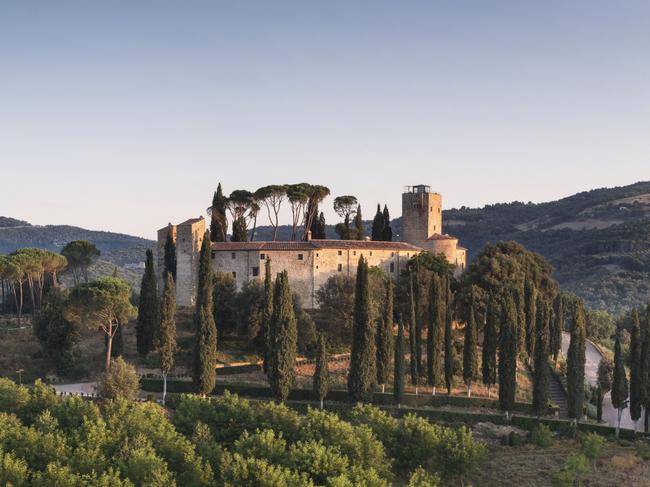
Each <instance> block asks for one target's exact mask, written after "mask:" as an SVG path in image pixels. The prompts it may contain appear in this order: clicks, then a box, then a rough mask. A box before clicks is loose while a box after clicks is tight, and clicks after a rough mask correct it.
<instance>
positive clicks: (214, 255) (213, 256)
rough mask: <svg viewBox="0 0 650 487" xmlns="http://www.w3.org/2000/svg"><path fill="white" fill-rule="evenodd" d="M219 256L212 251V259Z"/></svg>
mask: <svg viewBox="0 0 650 487" xmlns="http://www.w3.org/2000/svg"><path fill="white" fill-rule="evenodd" d="M216 256H217V253H216V252H215V251H214V250H213V251H212V258H213V259H214V258H215V257H216Z"/></svg>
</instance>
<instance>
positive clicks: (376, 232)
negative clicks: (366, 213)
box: [371, 203, 384, 241]
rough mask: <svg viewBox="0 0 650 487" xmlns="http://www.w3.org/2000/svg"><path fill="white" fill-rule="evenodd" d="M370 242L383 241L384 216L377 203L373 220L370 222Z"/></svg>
mask: <svg viewBox="0 0 650 487" xmlns="http://www.w3.org/2000/svg"><path fill="white" fill-rule="evenodd" d="M371 238H372V240H374V241H378V240H383V239H384V215H383V214H382V212H381V207H380V206H379V203H377V213H376V214H375V218H374V220H372V237H371Z"/></svg>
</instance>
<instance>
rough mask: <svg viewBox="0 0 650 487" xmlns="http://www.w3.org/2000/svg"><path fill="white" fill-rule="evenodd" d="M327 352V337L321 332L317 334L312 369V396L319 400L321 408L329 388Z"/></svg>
mask: <svg viewBox="0 0 650 487" xmlns="http://www.w3.org/2000/svg"><path fill="white" fill-rule="evenodd" d="M328 364H329V353H328V351H327V339H326V338H325V335H324V334H323V333H321V334H320V335H319V336H318V348H317V352H316V370H315V371H314V378H313V381H314V383H313V390H314V396H315V397H316V399H317V400H318V401H320V408H321V409H323V400H324V399H325V396H327V391H328V390H329V383H330V374H329V369H328Z"/></svg>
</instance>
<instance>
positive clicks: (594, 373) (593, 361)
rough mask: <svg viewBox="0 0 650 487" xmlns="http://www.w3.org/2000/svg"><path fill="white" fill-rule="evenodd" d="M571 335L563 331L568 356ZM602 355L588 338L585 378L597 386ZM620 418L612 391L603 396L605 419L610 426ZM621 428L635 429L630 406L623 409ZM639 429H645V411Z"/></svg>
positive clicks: (565, 350)
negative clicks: (613, 401) (613, 403)
mask: <svg viewBox="0 0 650 487" xmlns="http://www.w3.org/2000/svg"><path fill="white" fill-rule="evenodd" d="M569 342H570V335H569V334H568V333H566V332H565V333H562V354H564V356H565V357H566V355H567V351H568V350H569ZM601 357H602V355H601V353H600V351H599V350H598V347H596V346H595V345H594V344H593V343H592V342H590V341H589V340H587V345H586V347H585V359H586V360H585V379H586V380H587V382H588V383H589V384H590V385H592V386H595V385H597V384H598V364H599V363H600V359H601ZM617 418H618V411H617V410H616V408H614V406H612V398H611V396H610V393H609V392H608V393H607V395H606V396H605V397H604V398H603V420H604V421H607V423H608V424H609V425H610V426H614V427H616V422H617ZM621 428H626V429H635V425H634V421H632V418H631V417H630V410H629V408H627V409H624V410H623V415H622V416H621ZM636 430H637V431H643V411H642V412H641V419H639V421H638V422H637V424H636Z"/></svg>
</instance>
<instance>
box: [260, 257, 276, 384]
mask: <svg viewBox="0 0 650 487" xmlns="http://www.w3.org/2000/svg"><path fill="white" fill-rule="evenodd" d="M261 319H262V335H263V347H264V349H263V368H264V373H267V374H268V371H269V363H270V358H271V350H272V346H273V343H272V340H271V321H272V319H273V278H272V277H271V259H270V258H268V257H267V258H266V261H265V262H264V303H263V308H262V318H261Z"/></svg>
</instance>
